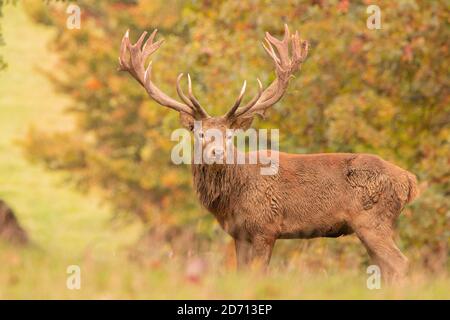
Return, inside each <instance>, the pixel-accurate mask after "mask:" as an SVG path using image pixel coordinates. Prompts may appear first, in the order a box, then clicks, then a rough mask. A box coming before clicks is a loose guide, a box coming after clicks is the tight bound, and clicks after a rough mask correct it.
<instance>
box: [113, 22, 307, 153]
mask: <svg viewBox="0 0 450 320" xmlns="http://www.w3.org/2000/svg"><path fill="white" fill-rule="evenodd" d="M156 32H157V30H155V31H153V33H152V34H151V35H150V36H149V37H148V39H147V40H146V41H145V42H144V40H145V38H146V36H147V32H144V33H143V34H142V35H141V37H140V38H139V40H138V41H137V42H136V43H135V44H131V42H130V38H129V32H128V31H127V32H126V33H125V36H124V37H123V39H122V44H121V48H120V57H119V66H120V67H119V70H121V71H127V72H129V73H130V74H131V75H132V76H133V77H134V78H135V79H136V80H137V81H138V82H139V83H140V84H141V85H142V86H143V87H144V88H145V90H146V91H147V93H148V95H149V96H150V97H151V98H152V99H153V100H155V101H156V102H157V103H159V104H160V105H162V106H165V107H168V108H171V109H174V110H176V111H178V112H179V113H180V120H181V124H182V125H183V126H184V127H185V128H187V129H189V130H191V131H194V134H196V135H197V138H199V139H200V141H201V142H202V144H203V147H204V148H206V149H205V150H207V153H208V154H210V155H211V157H214V158H223V157H225V156H226V154H225V151H226V150H227V149H228V148H227V146H228V145H229V143H231V139H230V134H229V130H227V129H243V130H246V129H248V128H249V127H250V126H251V123H252V121H253V119H254V117H255V115H260V116H262V117H264V116H265V113H266V111H267V110H268V109H269V108H270V107H271V106H272V105H274V104H275V103H276V102H277V101H278V100H280V99H281V97H282V96H283V94H284V92H285V91H286V89H287V86H288V83H289V79H290V77H291V75H292V74H293V73H294V72H295V71H296V70H297V69H299V67H300V66H301V64H302V62H303V61H304V60H305V58H306V56H307V54H308V42H307V41H305V40H300V37H299V34H298V32H295V34H293V35H291V34H290V32H289V28H288V27H287V25H285V32H284V37H283V39H282V40H278V39H276V38H274V37H273V36H271V35H270V34H269V33H268V32H266V37H265V39H264V40H265V43H266V44H264V42H263V48H264V49H265V51H266V52H267V53H268V55H269V56H270V57H271V58H272V60H273V63H274V65H275V72H276V78H275V80H274V81H273V82H272V83H271V84H270V85H269V86H268V87H267V88H266V89H263V85H262V83H261V81H260V80H259V79H257V83H258V86H259V88H258V93H257V94H256V95H255V96H254V97H253V98H252V99H251V100H250V101H249V102H248V103H247V104H245V105H244V106H241V102H242V99H243V97H244V94H245V90H246V86H247V84H246V82H245V81H244V84H243V86H242V89H241V91H240V94H239V96H238V97H237V99H236V101H235V102H234V104H233V106H232V107H231V109H230V110H229V111H228V112H227V113H226V114H225V115H223V116H220V117H211V116H210V115H208V113H207V112H206V111H205V109H204V108H203V107H202V106H201V105H200V103H199V101H198V100H197V98H196V97H195V96H194V94H193V92H192V82H191V77H190V76H189V74H188V75H187V79H188V94H187V95H186V94H185V93H184V92H183V90H182V88H181V85H180V83H181V79H182V78H183V74H182V73H181V74H180V75H179V76H178V78H177V86H176V89H177V93H178V96H179V98H180V100H181V101H182V102H179V101H177V100H175V99H173V98H171V97H169V96H168V95H166V94H165V93H164V92H162V91H161V89H159V88H158V87H157V86H156V85H155V84H154V83H153V81H152V76H151V72H152V62H150V63H149V64H148V66H147V67H145V63H146V60H147V58H148V57H149V56H150V55H152V54H153V53H154V52H155V51H156V50H158V49H159V47H160V46H161V44H162V43H163V40H159V41H156V42H154V39H155V36H156ZM290 46H291V53H290V52H289V51H290V50H289V47H290ZM274 47H275V49H274ZM195 120H198V121H201V124H202V125H201V129H197V128H196V127H195V126H194V122H195ZM194 129H195V130H194ZM210 129H215V130H219V131H220V132H222V137H223V141H222V142H221V143H220V144H217V141H216V142H215V143H214V144H211V143H210V142H211V140H208V139H207V135H205V132H206V131H208V130H210ZM220 145H221V146H220ZM208 149H209V150H208Z"/></svg>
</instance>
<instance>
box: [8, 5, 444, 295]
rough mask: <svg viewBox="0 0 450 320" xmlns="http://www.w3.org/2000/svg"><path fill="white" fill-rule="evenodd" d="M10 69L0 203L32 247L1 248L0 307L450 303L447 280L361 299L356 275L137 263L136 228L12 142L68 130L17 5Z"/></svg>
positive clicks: (40, 38) (36, 32)
mask: <svg viewBox="0 0 450 320" xmlns="http://www.w3.org/2000/svg"><path fill="white" fill-rule="evenodd" d="M2 24H3V30H4V36H5V41H6V43H7V46H6V47H2V48H1V54H2V55H3V56H4V57H5V59H6V61H7V62H8V63H9V68H8V69H7V70H6V71H5V72H2V73H0V180H1V184H0V198H2V199H4V200H5V201H7V202H8V203H9V204H10V205H11V206H12V207H13V208H14V210H15V211H16V213H17V216H18V218H19V220H20V222H21V223H22V225H23V226H24V227H25V229H26V230H27V231H28V232H29V234H30V236H31V239H32V241H33V244H34V245H33V246H32V247H31V248H27V249H18V248H16V247H11V246H8V245H6V244H0V299H17V298H26V299H35V298H51V299H56V298H69V299H77V298H87V299H93V298H97V299H108V298H157V299H166V298H175V299H176V298H185V299H187V298H192V299H195V298H213V299H217V298H243V299H252V298H262V299H270V298H275V299H277V298H287V299H303V298H325V299H333V298H343V299H346V298H356V299H381V298H393V299H398V298H409V299H417V298H426V299H432V298H445V299H448V298H450V281H449V279H448V278H443V279H442V278H438V279H432V277H429V276H427V275H413V276H412V278H410V279H409V280H408V281H407V282H406V283H405V284H403V285H402V286H396V287H389V288H382V289H381V290H368V289H367V288H366V278H365V274H364V272H363V271H364V270H361V273H360V275H354V274H351V273H347V272H332V273H329V274H313V273H309V272H308V273H304V272H302V271H301V270H294V271H289V272H285V271H283V270H275V271H273V272H272V273H270V274H269V275H261V274H258V273H248V274H236V273H234V272H230V268H228V267H227V268H225V267H221V268H218V270H216V268H215V267H214V266H217V264H216V265H214V264H213V265H210V267H209V268H208V269H207V271H205V272H204V273H202V274H201V275H200V276H199V277H198V278H195V279H192V278H191V277H189V276H187V275H186V271H185V266H184V264H185V262H183V261H177V260H176V259H172V260H170V259H168V260H167V261H163V262H161V264H155V263H150V264H147V263H138V262H135V261H133V260H132V259H129V257H128V250H127V249H128V248H130V247H131V246H132V244H133V243H135V242H136V240H137V238H138V236H139V235H140V234H141V227H140V225H139V224H138V223H137V222H134V223H133V222H132V223H127V224H123V223H118V222H116V221H111V217H112V213H111V212H110V210H108V208H106V207H102V206H99V204H98V201H96V199H95V198H93V197H87V196H85V195H81V194H79V193H77V192H76V191H75V190H73V189H72V188H71V187H69V186H67V185H66V184H64V183H63V179H64V176H63V175H61V174H55V173H50V172H48V171H46V170H44V169H43V168H41V167H39V166H37V165H34V164H32V163H29V162H27V161H26V159H25V158H24V157H23V155H22V153H21V150H20V147H19V145H18V143H17V140H19V139H20V138H21V137H22V136H23V135H24V134H25V133H26V131H27V129H28V128H29V126H30V125H35V126H39V127H44V128H51V129H64V128H67V127H70V125H71V120H70V118H68V117H67V116H65V115H64V113H63V110H64V106H66V105H67V103H68V101H67V100H66V98H64V97H62V96H60V95H58V94H56V93H55V92H54V91H53V90H52V86H51V84H50V83H49V82H48V80H47V79H46V78H45V76H44V75H42V74H41V73H40V71H39V69H40V68H43V69H45V70H51V68H52V67H54V63H55V59H56V57H55V56H54V55H52V54H51V53H50V52H49V49H48V47H47V43H48V41H49V39H50V37H51V31H50V30H48V29H46V28H44V27H42V26H37V25H34V24H32V23H31V22H30V21H29V20H28V18H27V17H26V15H25V14H24V13H23V11H22V9H21V8H20V6H18V7H13V6H6V8H5V12H4V19H3V20H2ZM69 265H79V266H80V267H81V275H82V278H81V279H82V280H81V289H80V290H69V289H67V287H66V279H67V273H66V269H67V267H68V266H69Z"/></svg>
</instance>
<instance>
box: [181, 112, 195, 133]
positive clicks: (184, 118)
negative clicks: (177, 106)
mask: <svg viewBox="0 0 450 320" xmlns="http://www.w3.org/2000/svg"><path fill="white" fill-rule="evenodd" d="M194 120H195V119H194V117H192V116H190V115H188V114H186V113H184V112H180V122H181V125H182V126H183V127H185V128H186V129H188V130H189V131H192V130H194Z"/></svg>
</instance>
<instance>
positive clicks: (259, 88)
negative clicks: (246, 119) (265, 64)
mask: <svg viewBox="0 0 450 320" xmlns="http://www.w3.org/2000/svg"><path fill="white" fill-rule="evenodd" d="M256 81H258V93H257V94H256V95H255V96H254V97H253V99H252V100H250V101H249V102H248V103H247V104H246V105H245V106H244V107H243V108H242V109H241V110H238V111H237V112H236V113H235V117H239V116H240V115H242V114H244V113H246V112H247V111H248V110H250V109H251V108H252V107H253V106H254V105H255V104H256V103H257V102H258V100H259V98H261V95H262V94H263V85H262V83H261V81H260V80H259V79H258V78H256Z"/></svg>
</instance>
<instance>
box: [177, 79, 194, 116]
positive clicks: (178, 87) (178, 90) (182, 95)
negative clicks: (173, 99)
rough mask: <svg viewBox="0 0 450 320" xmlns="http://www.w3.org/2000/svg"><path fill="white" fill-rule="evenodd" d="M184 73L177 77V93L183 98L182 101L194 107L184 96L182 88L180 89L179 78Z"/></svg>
mask: <svg viewBox="0 0 450 320" xmlns="http://www.w3.org/2000/svg"><path fill="white" fill-rule="evenodd" d="M183 76H184V73H180V74H179V75H178V77H177V93H178V96H179V97H180V99H181V100H183V102H184V103H186V104H187V105H188V106H190V107H191V108H194V105H193V104H192V102H191V100H189V99H188V97H186V95H185V94H184V92H183V89H181V78H183Z"/></svg>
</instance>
